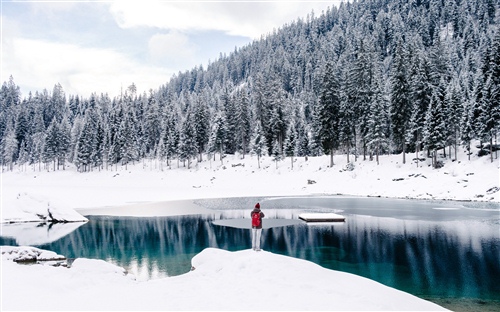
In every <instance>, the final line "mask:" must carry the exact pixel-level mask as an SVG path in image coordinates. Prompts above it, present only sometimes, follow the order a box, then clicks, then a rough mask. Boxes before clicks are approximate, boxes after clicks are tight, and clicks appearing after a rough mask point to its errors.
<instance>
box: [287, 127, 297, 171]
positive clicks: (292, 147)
mask: <svg viewBox="0 0 500 312" xmlns="http://www.w3.org/2000/svg"><path fill="white" fill-rule="evenodd" d="M297 150H298V142H297V130H296V129H295V122H292V123H291V124H290V126H289V127H288V130H287V132H286V137H285V143H284V152H285V156H286V157H290V161H291V168H292V170H293V158H294V157H295V156H297Z"/></svg>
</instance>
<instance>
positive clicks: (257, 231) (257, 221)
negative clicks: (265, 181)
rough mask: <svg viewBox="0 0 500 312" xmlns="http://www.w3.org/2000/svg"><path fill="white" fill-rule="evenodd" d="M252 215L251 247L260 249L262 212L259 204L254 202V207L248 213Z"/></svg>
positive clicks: (256, 249)
mask: <svg viewBox="0 0 500 312" xmlns="http://www.w3.org/2000/svg"><path fill="white" fill-rule="evenodd" d="M250 216H251V217H252V249H253V250H255V251H260V236H261V234H262V218H264V213H263V212H262V211H260V204H259V203H257V204H255V208H254V209H253V210H252V212H251V213H250Z"/></svg>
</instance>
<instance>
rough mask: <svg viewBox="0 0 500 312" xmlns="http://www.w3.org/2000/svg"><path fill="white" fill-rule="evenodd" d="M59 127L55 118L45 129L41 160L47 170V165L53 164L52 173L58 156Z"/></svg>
mask: <svg viewBox="0 0 500 312" xmlns="http://www.w3.org/2000/svg"><path fill="white" fill-rule="evenodd" d="M59 137H60V135H59V126H58V123H57V121H56V117H54V118H53V119H52V122H51V123H50V125H49V127H48V128H47V135H46V136H45V144H44V149H43V160H44V162H45V164H46V166H47V170H48V169H49V168H48V163H50V162H53V165H54V169H53V170H54V171H55V170H56V160H57V155H58V154H59V146H60V145H59Z"/></svg>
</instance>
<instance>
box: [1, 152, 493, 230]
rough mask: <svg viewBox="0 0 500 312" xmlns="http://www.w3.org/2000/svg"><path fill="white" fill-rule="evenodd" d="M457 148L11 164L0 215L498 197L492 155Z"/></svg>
mask: <svg viewBox="0 0 500 312" xmlns="http://www.w3.org/2000/svg"><path fill="white" fill-rule="evenodd" d="M459 155H460V158H459V160H457V161H450V160H446V161H444V166H443V167H442V168H440V169H434V168H432V167H431V166H429V164H427V163H426V162H422V163H421V164H420V165H421V166H420V167H416V165H415V164H411V163H407V164H402V163H401V159H402V158H401V157H402V155H386V156H381V157H380V164H379V165H377V163H376V162H375V161H363V160H361V159H358V161H357V162H355V163H353V164H354V169H352V170H347V169H346V167H347V166H346V165H347V164H346V158H345V156H341V155H339V156H336V157H335V165H334V166H333V167H332V168H328V166H327V164H328V163H329V158H328V156H322V157H309V159H308V160H307V161H306V160H305V159H304V158H303V157H302V158H295V159H294V166H293V168H291V165H290V159H286V160H283V161H280V162H278V163H275V162H274V161H273V160H272V158H271V157H263V158H262V159H261V160H260V167H259V166H258V163H257V159H256V157H255V156H254V157H252V156H248V155H247V156H246V157H245V158H243V159H242V157H241V156H240V155H229V156H227V157H225V158H224V160H223V163H222V164H221V162H220V161H214V160H207V159H205V160H204V161H203V162H200V163H196V165H195V166H193V168H190V169H187V168H186V167H183V166H182V164H180V165H179V167H177V166H176V165H173V166H172V167H171V169H165V170H163V171H162V170H160V169H158V168H159V167H158V164H157V163H155V161H143V162H141V163H136V164H135V165H129V166H128V167H127V169H125V168H118V171H115V170H113V171H111V170H109V171H108V170H101V171H93V172H87V173H79V172H77V171H76V168H75V167H71V166H68V168H67V169H66V170H65V171H55V172H47V171H31V169H27V170H26V171H20V170H19V168H17V169H16V170H14V171H7V172H3V173H2V200H1V204H2V215H1V222H2V223H11V222H27V221H46V220H41V219H40V218H41V217H42V218H45V219H47V218H48V211H50V212H51V214H52V216H53V217H54V218H56V219H58V220H60V221H63V222H65V221H68V222H70V221H86V218H84V217H83V216H81V214H80V213H78V211H86V210H89V209H93V210H95V209H99V208H103V207H115V208H117V207H126V206H129V205H134V204H144V205H154V204H155V203H158V202H173V201H179V200H193V199H203V198H226V197H259V196H266V197H269V196H314V195H318V196H325V195H330V196H331V195H342V196H358V197H385V198H397V199H415V200H419V199H423V200H453V201H463V202H474V201H478V202H491V203H495V204H497V203H499V202H500V176H499V168H500V166H499V160H498V159H495V161H494V162H493V163H491V162H490V159H489V157H477V156H475V154H474V155H472V156H471V160H470V161H469V160H468V159H467V156H466V155H465V153H463V152H462V153H460V154H459ZM407 159H411V157H410V155H408V156H407ZM174 213H175V214H182V213H183V211H175V212H174ZM116 215H120V212H119V211H117V212H116Z"/></svg>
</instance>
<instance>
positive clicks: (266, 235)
mask: <svg viewBox="0 0 500 312" xmlns="http://www.w3.org/2000/svg"><path fill="white" fill-rule="evenodd" d="M211 221H212V219H211V217H205V216H184V217H170V218H107V217H94V218H90V222H89V223H88V224H86V225H84V226H82V227H81V228H79V229H77V230H76V231H75V232H73V233H71V234H70V235H68V236H66V237H64V238H62V239H61V240H59V241H56V242H54V243H51V244H48V245H44V246H41V247H42V248H46V249H50V250H54V251H56V252H58V253H60V254H62V255H66V256H68V257H87V258H99V259H105V260H111V259H112V260H113V262H114V263H117V264H118V265H121V266H123V267H128V266H130V265H132V264H136V265H138V266H141V267H146V268H148V269H149V270H153V268H160V269H161V270H164V271H166V272H168V273H169V274H170V275H175V274H181V273H184V272H187V271H188V270H189V269H190V260H191V258H192V257H193V256H194V255H195V254H197V253H199V252H200V251H201V250H203V249H204V248H207V247H217V248H221V249H226V250H241V249H247V248H250V245H251V244H250V233H249V230H245V229H236V228H231V227H224V226H216V225H213V224H212V222H211ZM262 240H263V248H264V249H265V250H268V251H271V252H276V253H280V254H285V255H290V256H294V257H297V258H302V259H307V260H310V261H313V262H315V263H318V264H320V265H322V266H324V267H327V268H331V269H336V270H341V271H346V272H351V273H355V274H358V275H362V276H365V277H368V278H371V279H374V280H377V281H379V282H381V283H384V284H386V285H390V286H393V287H396V288H398V289H402V290H406V291H409V292H412V293H416V294H422V295H436V296H439V295H442V296H470V297H478V298H479V297H481V298H488V297H489V296H491V297H495V296H496V297H495V298H496V299H500V298H499V295H498V294H500V288H499V285H498V284H496V280H495V279H496V278H497V277H498V276H500V268H499V266H500V265H499V262H500V259H499V238H498V234H495V227H494V226H493V227H492V226H491V225H484V224H481V223H480V222H475V223H474V222H472V223H460V222H455V223H454V222H429V221H409V220H397V219H389V218H374V217H361V216H348V218H347V221H346V223H345V224H335V225H327V226H322V225H319V226H316V225H306V224H301V225H297V226H287V227H278V228H272V229H268V230H264V231H263V235H262ZM179 263H181V265H179ZM333 282H334V281H333ZM494 294H496V295H494Z"/></svg>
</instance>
